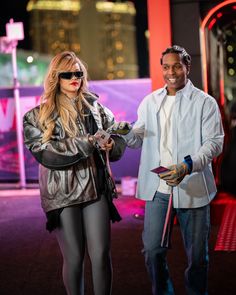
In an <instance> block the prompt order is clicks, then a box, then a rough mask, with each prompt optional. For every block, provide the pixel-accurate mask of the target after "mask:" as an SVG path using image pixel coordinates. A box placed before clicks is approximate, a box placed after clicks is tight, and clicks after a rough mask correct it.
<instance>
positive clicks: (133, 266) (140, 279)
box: [0, 190, 236, 295]
mask: <svg viewBox="0 0 236 295" xmlns="http://www.w3.org/2000/svg"><path fill="white" fill-rule="evenodd" d="M0 196H1V197H0V294H1V295H18V294H19V295H33V294H34V295H45V294H46V295H63V294H64V295H65V291H64V288H63V284H62V279H61V263H62V258H61V255H60V252H59V248H58V246H57V243H56V240H55V237H54V235H53V234H49V233H48V232H47V231H46V230H45V217H44V214H43V212H42V209H41V207H40V200H39V196H38V191H37V190H28V191H27V192H26V191H21V192H20V193H19V191H12V192H10V193H8V194H4V193H3V191H0ZM116 204H117V206H118V208H119V210H120V213H121V215H122V217H123V220H122V221H121V222H120V223H116V224H113V225H112V259H113V268H114V279H113V293H112V294H113V295H134V294H135V295H151V291H150V282H149V279H148V277H147V274H146V270H145V267H144V260H143V256H142V253H141V250H142V242H141V233H142V227H143V218H142V213H143V205H144V204H143V202H141V201H137V200H135V199H134V198H133V197H120V198H119V199H118V200H116ZM220 214H221V213H220V207H217V208H216V209H214V210H213V215H214V216H215V217H217V216H220ZM134 215H136V218H135V217H134ZM218 218H220V217H218ZM218 230H219V222H216V221H214V222H212V232H211V237H210V269H209V295H233V294H235V292H236V291H235V290H236V280H235V274H236V252H225V251H214V246H215V243H216V239H217V234H218ZM172 244H173V249H171V250H170V251H169V254H168V260H169V264H170V271H171V274H172V278H173V281H174V285H175V288H176V295H185V292H184V285H183V276H184V268H185V266H186V259H185V254H184V251H183V246H182V241H181V237H180V233H179V228H178V225H175V226H174V231H173V238H172ZM86 294H87V295H92V294H93V293H92V291H91V275H90V266H89V263H88V260H86Z"/></svg>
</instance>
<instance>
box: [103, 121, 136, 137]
mask: <svg viewBox="0 0 236 295" xmlns="http://www.w3.org/2000/svg"><path fill="white" fill-rule="evenodd" d="M131 129H132V125H131V124H130V123H129V122H125V121H122V122H116V123H114V124H113V125H112V126H110V127H109V128H108V129H107V130H106V131H107V132H108V133H111V134H119V135H126V134H128V133H129V132H130V130H131Z"/></svg>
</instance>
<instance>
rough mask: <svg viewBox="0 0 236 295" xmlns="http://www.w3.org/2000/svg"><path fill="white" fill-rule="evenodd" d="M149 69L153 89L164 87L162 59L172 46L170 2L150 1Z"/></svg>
mask: <svg viewBox="0 0 236 295" xmlns="http://www.w3.org/2000/svg"><path fill="white" fill-rule="evenodd" d="M147 8H148V29H149V33H150V37H149V68H150V78H151V80H152V89H153V90H154V89H157V88H159V87H162V86H163V77H162V70H161V65H160V57H161V54H162V52H163V51H164V50H165V49H166V47H168V46H171V22H170V1H169V0H148V1H147Z"/></svg>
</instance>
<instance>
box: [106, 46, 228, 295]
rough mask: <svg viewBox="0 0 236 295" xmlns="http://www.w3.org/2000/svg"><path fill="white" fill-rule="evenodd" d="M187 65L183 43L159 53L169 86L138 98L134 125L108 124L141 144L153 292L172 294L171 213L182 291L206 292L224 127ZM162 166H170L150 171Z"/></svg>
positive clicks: (145, 238) (140, 193)
mask: <svg viewBox="0 0 236 295" xmlns="http://www.w3.org/2000/svg"><path fill="white" fill-rule="evenodd" d="M190 64H191V57H190V55H189V54H188V53H187V52H186V50H185V49H184V48H182V47H180V46H176V45H175V46H172V47H170V48H167V49H166V50H165V51H164V52H163V53H162V57H161V65H162V72H163V77H164V80H165V82H166V85H165V86H164V87H163V88H161V89H158V90H156V91H154V92H152V93H151V94H149V95H147V96H146V97H145V98H144V99H143V101H142V102H141V104H140V106H139V108H138V120H137V122H136V123H135V124H134V126H133V127H131V125H130V124H128V123H127V122H119V123H115V125H113V128H112V130H111V131H112V132H116V133H120V134H125V135H124V136H123V137H124V138H125V140H126V142H127V144H128V146H129V147H131V148H139V147H141V146H142V151H141V161H140V167H139V175H138V184H137V197H138V198H140V199H143V200H146V204H145V218H144V231H143V244H144V249H143V253H144V255H145V262H146V266H147V270H148V273H149V275H150V278H151V281H152V292H153V294H154V295H157V294H158V295H167V294H168V295H169V294H171V295H173V294H174V288H173V284H172V282H171V278H170V275H169V271H168V266H167V261H166V254H167V250H168V241H169V240H168V238H169V237H168V233H170V232H171V230H170V228H169V229H168V226H171V225H172V224H173V217H174V215H176V216H177V218H178V221H179V225H180V229H181V232H182V236H183V242H184V247H185V251H186V255H187V258H188V267H187V268H186V271H185V285H186V290H187V294H188V295H206V294H207V273H208V260H209V259H208V236H209V228H210V202H211V200H212V199H213V198H214V196H215V194H216V185H215V181H214V176H213V173H212V167H211V162H212V160H213V158H214V157H217V156H218V155H219V154H220V153H221V151H222V146H223V138H224V132H223V127H222V122H221V116H220V112H219V108H218V105H217V103H216V101H215V99H214V98H213V97H211V96H210V95H208V94H207V93H204V92H203V91H201V90H200V89H198V88H196V87H194V85H193V84H192V83H191V81H190V80H189V79H188V78H187V77H188V74H189V71H190ZM160 165H161V166H164V167H167V168H168V169H169V171H167V172H164V173H159V174H156V173H153V172H152V171H151V170H153V169H154V168H156V167H158V166H160ZM158 176H159V177H158ZM172 191H173V203H172ZM170 198H171V199H170ZM168 205H169V206H171V207H170V208H171V212H172V214H171V223H168V216H167V211H168ZM171 212H170V213H171ZM168 213H169V212H168ZM166 228H167V229H168V230H169V231H168V230H167V235H165V232H164V229H166Z"/></svg>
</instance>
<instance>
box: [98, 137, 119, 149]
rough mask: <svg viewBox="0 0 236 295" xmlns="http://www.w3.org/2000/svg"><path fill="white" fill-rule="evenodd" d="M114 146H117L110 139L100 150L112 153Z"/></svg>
mask: <svg viewBox="0 0 236 295" xmlns="http://www.w3.org/2000/svg"><path fill="white" fill-rule="evenodd" d="M114 145H115V141H114V140H113V139H112V138H111V137H110V138H109V139H108V141H107V142H106V143H105V144H103V145H101V146H100V148H101V150H103V151H108V152H109V151H111V150H112V149H113V147H114Z"/></svg>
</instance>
